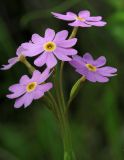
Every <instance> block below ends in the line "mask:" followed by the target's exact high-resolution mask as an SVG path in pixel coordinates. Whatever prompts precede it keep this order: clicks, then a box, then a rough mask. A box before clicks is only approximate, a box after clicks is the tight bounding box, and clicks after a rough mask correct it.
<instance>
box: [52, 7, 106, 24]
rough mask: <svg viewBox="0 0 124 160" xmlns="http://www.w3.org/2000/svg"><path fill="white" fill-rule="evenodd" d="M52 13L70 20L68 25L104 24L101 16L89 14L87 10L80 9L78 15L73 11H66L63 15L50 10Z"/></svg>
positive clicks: (62, 18)
mask: <svg viewBox="0 0 124 160" xmlns="http://www.w3.org/2000/svg"><path fill="white" fill-rule="evenodd" d="M52 14H53V15H54V16H55V17H56V18H58V19H61V20H65V21H71V23H69V25H70V26H74V27H92V26H97V27H102V26H105V25H106V22H104V21H102V17H101V16H90V11H88V10H84V11H80V12H79V13H78V15H77V14H75V13H73V12H67V13H66V14H65V15H64V14H60V13H55V12H52Z"/></svg>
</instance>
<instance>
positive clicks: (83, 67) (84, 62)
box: [70, 53, 117, 83]
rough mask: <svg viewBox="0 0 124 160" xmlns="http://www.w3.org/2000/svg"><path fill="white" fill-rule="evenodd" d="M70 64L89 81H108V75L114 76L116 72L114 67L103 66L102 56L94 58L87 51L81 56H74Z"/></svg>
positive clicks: (104, 59)
mask: <svg viewBox="0 0 124 160" xmlns="http://www.w3.org/2000/svg"><path fill="white" fill-rule="evenodd" d="M70 64H71V65H72V66H73V67H74V68H75V69H76V72H78V73H79V74H81V75H82V76H85V77H86V79H87V80H89V81H91V82H101V83H104V82H108V81H109V78H108V77H112V76H115V75H116V74H115V73H116V72H117V69H116V68H113V67H110V66H104V65H105V64H106V58H105V57H104V56H101V57H99V58H98V59H96V60H94V59H93V57H92V56H91V54H89V53H86V54H84V56H83V57H80V56H77V55H76V56H74V57H73V60H72V61H71V62H70Z"/></svg>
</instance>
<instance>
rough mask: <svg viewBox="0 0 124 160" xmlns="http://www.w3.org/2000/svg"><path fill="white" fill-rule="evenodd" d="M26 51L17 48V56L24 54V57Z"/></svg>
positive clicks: (20, 47)
mask: <svg viewBox="0 0 124 160" xmlns="http://www.w3.org/2000/svg"><path fill="white" fill-rule="evenodd" d="M24 51H25V49H24V48H23V47H22V46H19V47H18V48H17V50H16V55H18V56H19V55H20V54H22V55H24Z"/></svg>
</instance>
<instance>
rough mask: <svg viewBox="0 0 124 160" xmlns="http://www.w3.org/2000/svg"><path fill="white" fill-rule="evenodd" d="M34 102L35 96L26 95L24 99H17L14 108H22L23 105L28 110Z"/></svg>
mask: <svg viewBox="0 0 124 160" xmlns="http://www.w3.org/2000/svg"><path fill="white" fill-rule="evenodd" d="M32 101H33V94H30V93H26V94H25V95H23V96H22V97H20V98H18V99H16V101H15V104H14V108H20V107H21V106H23V105H24V107H25V108H26V107H27V106H29V105H30V104H31V103H32Z"/></svg>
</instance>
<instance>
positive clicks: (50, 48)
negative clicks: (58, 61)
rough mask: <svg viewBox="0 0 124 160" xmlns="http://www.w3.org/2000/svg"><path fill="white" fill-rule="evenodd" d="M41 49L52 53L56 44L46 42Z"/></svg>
mask: <svg viewBox="0 0 124 160" xmlns="http://www.w3.org/2000/svg"><path fill="white" fill-rule="evenodd" d="M43 48H44V50H45V51H47V52H52V51H54V50H55V49H56V44H55V43H54V42H47V43H45V44H44V45H43Z"/></svg>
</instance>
